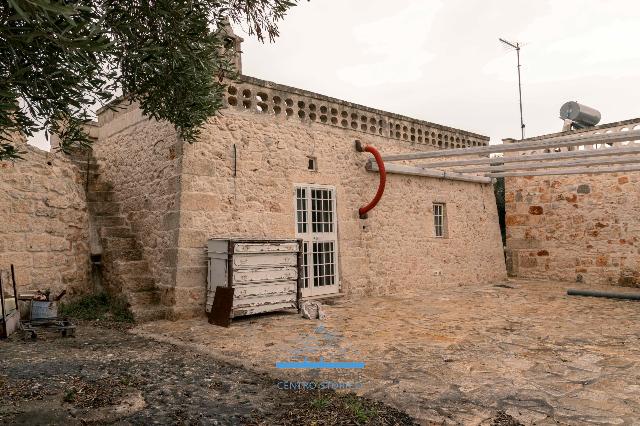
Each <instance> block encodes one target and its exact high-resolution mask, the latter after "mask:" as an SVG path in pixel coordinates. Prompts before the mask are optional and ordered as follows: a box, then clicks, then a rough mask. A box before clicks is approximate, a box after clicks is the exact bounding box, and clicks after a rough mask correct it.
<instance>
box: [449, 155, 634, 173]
mask: <svg viewBox="0 0 640 426" xmlns="http://www.w3.org/2000/svg"><path fill="white" fill-rule="evenodd" d="M633 163H640V156H634V157H632V158H611V159H606V158H595V159H587V160H575V161H554V162H546V161H541V162H537V163H527V164H507V165H496V166H484V167H472V168H468V169H453V170H452V171H453V172H455V173H485V172H490V173H493V172H505V171H513V170H534V169H558V168H562V167H581V166H610V165H613V164H633Z"/></svg>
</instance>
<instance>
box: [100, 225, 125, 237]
mask: <svg viewBox="0 0 640 426" xmlns="http://www.w3.org/2000/svg"><path fill="white" fill-rule="evenodd" d="M100 236H101V237H102V238H108V237H121V238H129V237H133V234H132V233H131V229H130V228H129V227H128V226H103V227H101V228H100Z"/></svg>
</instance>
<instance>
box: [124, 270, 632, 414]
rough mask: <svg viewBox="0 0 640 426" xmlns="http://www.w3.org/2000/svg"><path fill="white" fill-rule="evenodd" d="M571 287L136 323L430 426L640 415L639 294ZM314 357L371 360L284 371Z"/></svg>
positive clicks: (439, 294) (455, 290)
mask: <svg viewBox="0 0 640 426" xmlns="http://www.w3.org/2000/svg"><path fill="white" fill-rule="evenodd" d="M568 287H569V286H568V285H567V284H566V283H555V282H536V281H520V280H518V281H509V282H508V283H498V284H495V285H484V286H465V285H463V286H450V287H448V286H445V285H443V286H441V287H438V288H429V289H426V290H425V291H424V292H423V293H422V294H412V295H401V296H386V297H371V298H362V299H341V300H339V301H338V302H336V303H335V304H334V305H332V306H326V307H325V309H326V312H327V318H326V319H325V320H324V321H318V320H314V321H312V320H305V319H303V318H301V317H300V316H299V315H297V314H271V315H262V316H256V317H248V318H243V319H237V320H235V321H234V322H233V323H232V325H231V327H229V328H221V327H217V326H213V325H209V324H208V323H207V321H206V320H205V319H204V318H203V319H196V320H188V321H187V320H185V321H178V322H168V321H162V322H155V323H149V324H144V325H142V326H139V327H137V328H136V329H134V332H136V333H139V334H143V335H147V336H150V337H153V338H156V339H158V340H165V341H170V342H173V343H178V344H181V345H186V346H188V347H192V348H193V349H196V350H199V351H205V352H207V353H210V354H212V355H214V356H217V357H219V358H221V359H225V360H229V361H232V362H235V363H238V364H241V365H243V366H246V367H249V368H252V369H255V370H258V371H266V372H268V373H269V374H271V375H273V376H275V377H276V378H279V379H282V382H280V383H279V384H278V386H279V387H287V386H290V382H294V383H297V382H301V381H302V382H305V381H310V380H311V381H313V382H314V383H321V384H322V385H323V386H326V385H331V386H334V387H335V386H352V387H351V389H352V390H355V391H356V392H357V393H358V394H360V395H363V396H367V397H370V398H373V399H378V400H382V401H384V402H386V403H388V404H390V405H391V406H394V407H396V408H398V409H401V410H404V411H406V412H407V413H408V414H410V415H411V416H413V417H415V418H417V419H418V420H419V421H421V422H423V423H425V424H428V423H430V422H438V423H445V424H489V423H490V421H491V420H490V419H491V418H493V417H494V416H495V415H496V412H497V411H499V410H504V411H506V413H507V414H510V415H512V416H513V417H514V418H516V419H518V420H519V421H521V422H522V423H524V424H537V425H546V424H619V425H623V424H638V422H640V369H639V367H640V365H639V364H640V302H637V301H636V302H634V301H623V300H611V299H597V298H586V297H574V296H567V295H566V289H567V288H568ZM573 287H575V285H573ZM607 290H612V288H611V287H608V288H607ZM614 290H620V291H628V292H633V291H634V289H614ZM636 291H638V290H636ZM305 357H306V358H307V359H308V360H309V361H318V360H320V357H322V358H323V360H324V361H326V362H329V361H331V362H335V361H355V362H364V363H365V367H364V369H344V370H309V369H300V370H297V369H278V368H276V362H278V361H301V360H303V359H304V358H305Z"/></svg>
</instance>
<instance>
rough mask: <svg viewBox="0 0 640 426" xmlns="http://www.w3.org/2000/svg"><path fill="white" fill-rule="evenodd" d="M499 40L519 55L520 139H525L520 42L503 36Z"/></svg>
mask: <svg viewBox="0 0 640 426" xmlns="http://www.w3.org/2000/svg"><path fill="white" fill-rule="evenodd" d="M498 40H500V41H501V42H502V43H504V44H506V45H507V46H509V47H511V48H513V49H515V51H516V56H517V57H518V96H519V98H520V134H521V137H520V139H521V140H522V139H524V119H523V118H522V82H521V80H520V43H518V42H515V43H511V42H509V41H507V40H505V39H502V38H499V39H498Z"/></svg>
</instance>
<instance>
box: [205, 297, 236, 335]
mask: <svg viewBox="0 0 640 426" xmlns="http://www.w3.org/2000/svg"><path fill="white" fill-rule="evenodd" d="M233 290H234V289H233V287H216V295H215V297H214V299H213V306H212V308H211V312H210V313H209V324H215V325H219V326H221V327H229V325H230V324H231V317H232V315H231V311H232V309H233Z"/></svg>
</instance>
